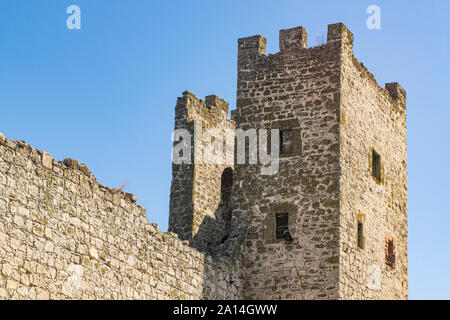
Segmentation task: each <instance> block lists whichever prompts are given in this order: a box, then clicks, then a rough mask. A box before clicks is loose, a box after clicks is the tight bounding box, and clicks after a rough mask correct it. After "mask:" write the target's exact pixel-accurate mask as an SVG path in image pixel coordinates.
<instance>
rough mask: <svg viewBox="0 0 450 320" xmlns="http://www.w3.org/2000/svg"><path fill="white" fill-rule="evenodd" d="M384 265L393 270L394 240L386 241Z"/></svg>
mask: <svg viewBox="0 0 450 320" xmlns="http://www.w3.org/2000/svg"><path fill="white" fill-rule="evenodd" d="M386 264H387V265H388V266H389V267H390V268H391V269H395V243H394V239H392V238H390V239H386Z"/></svg>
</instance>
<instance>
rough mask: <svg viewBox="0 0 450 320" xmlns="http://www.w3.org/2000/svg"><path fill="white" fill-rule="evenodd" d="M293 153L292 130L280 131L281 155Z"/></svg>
mask: <svg viewBox="0 0 450 320" xmlns="http://www.w3.org/2000/svg"><path fill="white" fill-rule="evenodd" d="M286 153H292V130H281V131H280V154H286Z"/></svg>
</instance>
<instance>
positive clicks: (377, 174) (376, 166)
mask: <svg viewBox="0 0 450 320" xmlns="http://www.w3.org/2000/svg"><path fill="white" fill-rule="evenodd" d="M372 176H373V177H374V178H375V180H377V181H378V182H381V156H380V155H379V154H378V153H377V152H376V151H375V150H372Z"/></svg>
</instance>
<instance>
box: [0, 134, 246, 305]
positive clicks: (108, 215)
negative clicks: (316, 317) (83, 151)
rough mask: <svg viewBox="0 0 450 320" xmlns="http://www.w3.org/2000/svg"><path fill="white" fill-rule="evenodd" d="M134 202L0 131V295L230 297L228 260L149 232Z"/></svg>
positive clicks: (233, 279) (74, 165) (79, 167)
mask: <svg viewBox="0 0 450 320" xmlns="http://www.w3.org/2000/svg"><path fill="white" fill-rule="evenodd" d="M135 201H136V198H135V196H134V195H131V194H127V193H124V192H122V191H120V190H119V189H110V188H107V187H105V186H102V185H100V184H98V183H97V181H96V179H95V178H94V177H93V176H92V174H91V173H90V172H89V170H88V167H87V166H85V165H83V164H80V163H78V162H77V161H75V160H72V159H66V160H64V161H62V162H56V161H54V160H53V159H52V158H51V156H50V155H49V154H47V153H45V152H42V151H38V150H35V149H33V148H32V147H30V146H29V145H27V144H26V143H24V142H20V141H17V142H14V141H11V140H8V139H6V138H5V137H4V136H3V135H0V298H1V299H177V298H180V299H202V298H207V299H216V298H221V299H229V298H239V297H240V287H241V282H240V281H241V280H240V277H239V274H238V273H237V272H236V268H237V267H238V264H237V263H236V264H235V263H234V262H233V261H231V262H229V261H220V260H215V259H213V258H211V257H210V256H205V255H204V254H202V253H199V252H198V251H197V250H195V249H193V248H191V247H189V246H188V245H187V242H182V241H180V240H179V239H178V237H177V236H176V235H175V234H173V233H170V232H169V233H165V232H162V231H159V230H158V229H157V227H156V225H153V224H150V223H149V222H148V221H147V219H146V216H145V214H146V211H145V209H144V208H142V207H141V206H139V205H137V204H136V202H135Z"/></svg>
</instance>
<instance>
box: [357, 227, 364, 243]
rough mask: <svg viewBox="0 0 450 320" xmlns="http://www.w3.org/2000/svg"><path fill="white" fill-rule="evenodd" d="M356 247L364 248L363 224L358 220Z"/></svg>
mask: <svg viewBox="0 0 450 320" xmlns="http://www.w3.org/2000/svg"><path fill="white" fill-rule="evenodd" d="M358 248H360V249H364V224H363V223H362V222H358Z"/></svg>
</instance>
